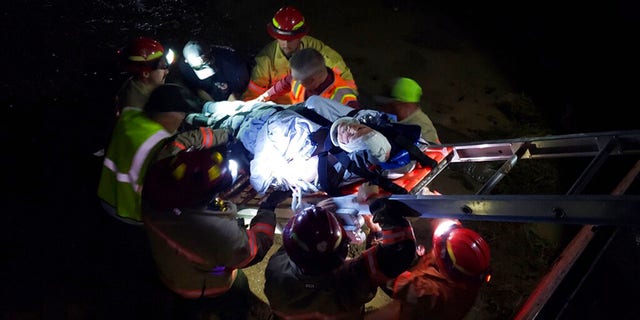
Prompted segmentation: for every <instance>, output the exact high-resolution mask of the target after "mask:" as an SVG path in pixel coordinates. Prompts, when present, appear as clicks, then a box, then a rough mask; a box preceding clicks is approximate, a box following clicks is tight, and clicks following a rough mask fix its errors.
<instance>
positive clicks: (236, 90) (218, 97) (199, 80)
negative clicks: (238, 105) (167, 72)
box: [177, 41, 249, 101]
mask: <svg viewBox="0 0 640 320" xmlns="http://www.w3.org/2000/svg"><path fill="white" fill-rule="evenodd" d="M177 63H178V68H179V70H180V74H181V76H182V80H183V82H184V84H185V85H186V86H187V87H189V88H190V89H191V90H193V91H194V93H196V95H197V96H198V97H200V98H201V99H204V100H206V101H223V100H239V99H240V97H241V96H242V94H243V93H244V91H245V90H246V89H247V84H248V83H249V67H248V66H247V63H246V61H245V60H244V58H243V57H242V56H241V55H240V54H239V53H238V52H237V51H235V50H234V49H233V48H231V47H227V46H219V45H208V46H207V45H204V44H202V43H201V42H199V41H189V42H187V43H186V44H185V45H184V48H183V49H182V59H178V62H177Z"/></svg>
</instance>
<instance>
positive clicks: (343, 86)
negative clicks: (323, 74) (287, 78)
mask: <svg viewBox="0 0 640 320" xmlns="http://www.w3.org/2000/svg"><path fill="white" fill-rule="evenodd" d="M331 71H332V72H333V75H334V80H333V83H332V84H330V85H329V86H328V87H327V88H326V89H324V91H322V93H320V94H319V96H321V97H323V98H327V99H331V100H334V101H337V102H340V103H341V104H344V105H346V104H347V103H349V102H350V101H357V100H358V89H357V87H356V84H355V82H354V81H353V80H345V79H343V78H342V77H341V76H340V70H339V69H337V68H333V69H331ZM305 91H306V88H305V87H304V86H303V85H302V83H300V81H298V80H295V79H292V80H291V93H290V96H291V101H292V103H293V104H296V103H300V102H304V101H305Z"/></svg>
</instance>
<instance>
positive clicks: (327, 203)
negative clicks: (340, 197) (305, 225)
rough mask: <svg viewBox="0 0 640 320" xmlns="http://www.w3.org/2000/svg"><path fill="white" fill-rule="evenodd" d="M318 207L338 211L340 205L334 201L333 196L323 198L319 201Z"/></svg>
mask: <svg viewBox="0 0 640 320" xmlns="http://www.w3.org/2000/svg"><path fill="white" fill-rule="evenodd" d="M316 207H319V208H322V209H324V210H327V211H329V212H336V210H337V209H338V206H337V205H336V203H335V202H334V201H333V198H327V199H322V200H320V201H319V202H318V203H316Z"/></svg>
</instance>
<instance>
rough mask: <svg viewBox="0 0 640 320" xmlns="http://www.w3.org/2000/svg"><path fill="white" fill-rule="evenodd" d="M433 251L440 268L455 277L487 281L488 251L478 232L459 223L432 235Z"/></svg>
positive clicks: (457, 278) (488, 271)
mask: <svg viewBox="0 0 640 320" xmlns="http://www.w3.org/2000/svg"><path fill="white" fill-rule="evenodd" d="M433 250H434V255H435V256H436V263H437V264H438V267H439V268H440V271H442V272H444V273H445V274H447V275H448V276H449V277H451V278H453V279H456V280H471V279H477V280H479V281H488V280H489V275H490V266H489V261H490V259H491V252H490V250H489V244H487V242H486V241H485V240H484V239H483V238H482V236H480V235H479V234H478V233H477V232H475V231H473V230H471V229H468V228H464V227H462V226H460V225H459V224H452V225H449V228H447V229H446V230H444V231H443V232H439V231H438V230H436V232H434V234H433Z"/></svg>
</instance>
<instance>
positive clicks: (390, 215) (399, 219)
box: [369, 198, 420, 228]
mask: <svg viewBox="0 0 640 320" xmlns="http://www.w3.org/2000/svg"><path fill="white" fill-rule="evenodd" d="M369 211H371V213H372V214H373V222H375V223H378V224H380V226H381V227H382V228H384V227H385V226H405V225H407V224H408V223H409V222H408V221H407V220H406V219H404V218H405V217H419V216H420V213H419V212H418V211H415V210H413V209H412V208H411V207H409V206H408V205H406V204H404V203H403V202H400V201H398V200H389V198H380V199H376V200H375V201H374V202H373V203H371V204H370V205H369Z"/></svg>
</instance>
